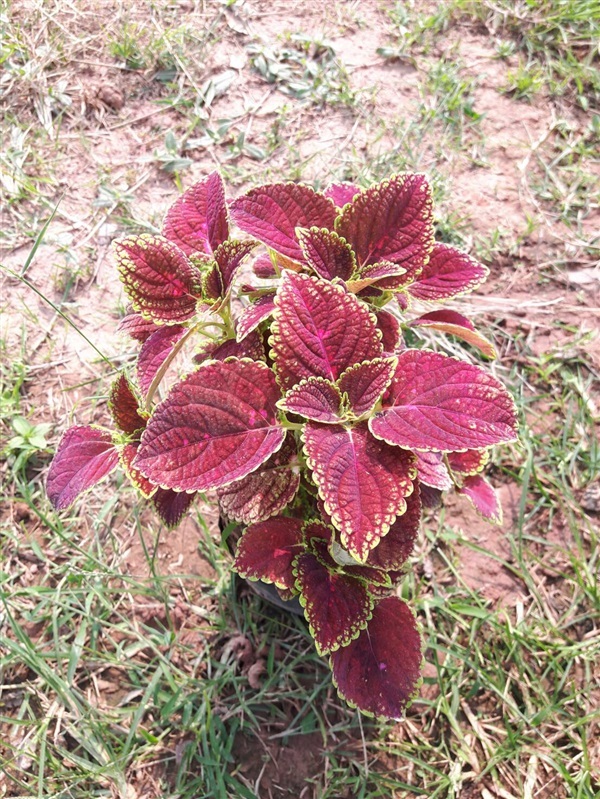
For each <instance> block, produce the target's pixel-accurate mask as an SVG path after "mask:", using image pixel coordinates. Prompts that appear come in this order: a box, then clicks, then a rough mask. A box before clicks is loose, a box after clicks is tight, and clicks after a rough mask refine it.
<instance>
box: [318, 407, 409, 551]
mask: <svg viewBox="0 0 600 799" xmlns="http://www.w3.org/2000/svg"><path fill="white" fill-rule="evenodd" d="M303 439H304V451H305V453H306V457H307V463H308V466H309V468H310V469H311V470H312V473H313V479H314V481H315V483H316V485H317V487H318V489H319V494H320V496H321V498H322V499H323V501H324V503H325V509H326V511H327V513H328V514H329V515H330V516H331V519H332V522H333V524H334V525H335V526H336V527H337V528H338V530H340V534H341V535H340V540H341V543H342V546H343V547H344V548H345V549H346V550H347V551H348V552H349V553H350V554H351V555H352V556H353V557H354V558H356V560H358V561H359V562H361V563H364V561H365V560H366V558H367V556H368V554H369V551H370V550H371V549H373V547H375V546H377V543H378V542H379V540H380V539H381V537H382V536H384V535H385V534H386V533H387V531H388V530H389V528H390V525H391V524H392V523H393V521H394V520H395V518H396V516H397V515H398V514H402V513H404V511H405V510H406V499H405V498H406V497H407V496H408V495H409V494H410V493H411V492H412V490H413V480H414V479H415V477H416V469H415V468H414V466H413V464H414V458H413V456H412V454H411V453H410V452H407V451H406V450H402V449H400V448H398V447H390V446H388V445H387V444H385V443H384V442H382V441H378V440H377V439H376V438H374V437H373V436H372V435H371V434H370V433H369V430H368V427H367V424H366V422H362V423H360V424H357V425H355V426H354V427H351V428H346V427H342V426H341V425H322V424H318V423H317V422H309V423H308V424H307V425H306V426H305V428H304V432H303Z"/></svg>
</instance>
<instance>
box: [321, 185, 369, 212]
mask: <svg viewBox="0 0 600 799" xmlns="http://www.w3.org/2000/svg"><path fill="white" fill-rule="evenodd" d="M359 192H360V189H359V188H358V186H355V185H354V184H353V183H331V184H330V185H329V186H328V187H327V188H326V189H325V191H324V192H323V194H324V195H325V196H326V197H330V198H331V199H332V200H333V202H334V203H335V204H336V206H337V207H338V208H343V207H344V206H345V205H347V203H349V202H352V200H353V199H354V197H355V196H356V195H357V194H359Z"/></svg>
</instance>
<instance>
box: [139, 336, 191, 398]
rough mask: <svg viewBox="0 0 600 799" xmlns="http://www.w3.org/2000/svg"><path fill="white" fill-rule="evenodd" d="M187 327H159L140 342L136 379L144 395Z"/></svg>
mask: <svg viewBox="0 0 600 799" xmlns="http://www.w3.org/2000/svg"><path fill="white" fill-rule="evenodd" d="M186 330H187V328H185V327H183V326H182V325H170V326H169V327H159V328H158V329H157V330H156V331H155V332H154V333H153V334H152V335H151V336H150V338H148V339H146V341H145V342H144V343H143V344H142V348H141V350H140V354H139V355H138V362H137V375H136V376H137V381H138V385H139V387H140V389H141V390H142V393H143V394H144V395H146V394H147V393H148V389H149V388H150V386H151V385H152V381H153V380H154V378H155V377H156V374H157V372H158V370H159V369H160V367H161V366H162V365H163V363H164V362H165V360H166V359H167V357H168V355H169V353H170V352H171V350H172V349H173V347H174V346H175V344H177V342H178V341H179V340H180V339H181V338H183V336H184V335H185V333H186Z"/></svg>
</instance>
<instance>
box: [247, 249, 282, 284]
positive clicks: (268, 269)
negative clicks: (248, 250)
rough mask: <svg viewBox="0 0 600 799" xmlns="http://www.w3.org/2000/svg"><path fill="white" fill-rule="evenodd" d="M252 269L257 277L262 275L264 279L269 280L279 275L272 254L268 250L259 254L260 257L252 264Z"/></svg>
mask: <svg viewBox="0 0 600 799" xmlns="http://www.w3.org/2000/svg"><path fill="white" fill-rule="evenodd" d="M252 271H253V272H254V274H255V275H256V277H260V278H262V279H263V280H269V279H271V278H273V277H277V272H276V270H275V267H274V266H273V261H272V260H271V256H270V255H269V253H268V252H265V253H263V254H262V255H259V256H258V258H257V259H256V260H255V261H254V263H253V264H252Z"/></svg>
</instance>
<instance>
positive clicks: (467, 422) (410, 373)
mask: <svg viewBox="0 0 600 799" xmlns="http://www.w3.org/2000/svg"><path fill="white" fill-rule="evenodd" d="M516 421H517V417H516V409H515V404H514V402H513V399H512V397H511V396H510V394H509V393H508V392H507V390H506V389H505V388H504V386H503V385H502V384H501V383H500V382H499V381H498V380H496V378H494V377H492V376H491V375H490V374H488V373H487V372H485V371H484V370H483V369H481V368H479V367H478V366H473V365H472V364H469V363H465V362H464V361H459V360H457V359H456V358H449V357H447V356H445V355H441V354H439V353H436V352H431V351H429V350H414V349H410V350H404V351H403V352H401V353H400V354H399V355H398V366H397V368H396V374H395V376H394V379H393V380H392V383H391V386H390V388H389V390H388V392H387V393H386V398H385V403H384V408H383V410H382V411H380V412H379V413H377V414H375V416H373V417H372V418H371V419H370V420H369V427H370V429H371V432H372V433H373V434H374V435H375V436H377V438H380V439H382V440H383V441H387V442H388V444H393V445H396V446H399V447H406V448H409V449H419V450H438V451H440V452H454V451H459V450H464V449H480V448H483V447H489V446H491V445H492V444H500V443H502V442H506V441H514V440H515V439H516Z"/></svg>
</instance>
